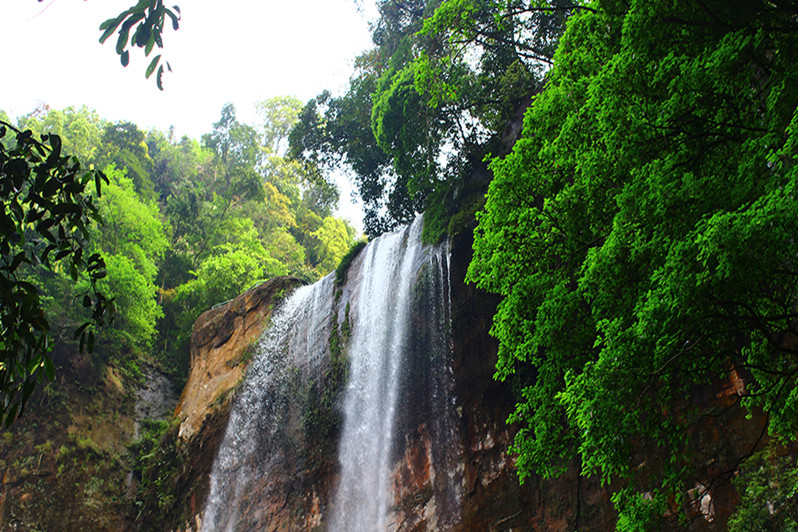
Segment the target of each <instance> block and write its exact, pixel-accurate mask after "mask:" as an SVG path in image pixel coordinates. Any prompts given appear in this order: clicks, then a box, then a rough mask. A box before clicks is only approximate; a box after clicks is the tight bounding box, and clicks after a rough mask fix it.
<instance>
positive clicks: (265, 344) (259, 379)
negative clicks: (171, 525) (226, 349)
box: [201, 276, 333, 532]
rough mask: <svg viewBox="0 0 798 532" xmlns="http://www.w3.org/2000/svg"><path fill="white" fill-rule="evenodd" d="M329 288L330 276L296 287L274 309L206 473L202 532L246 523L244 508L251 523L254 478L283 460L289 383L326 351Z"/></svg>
mask: <svg viewBox="0 0 798 532" xmlns="http://www.w3.org/2000/svg"><path fill="white" fill-rule="evenodd" d="M332 285H333V278H332V277H331V276H328V277H325V278H324V279H322V280H321V281H319V282H318V283H316V284H314V285H311V286H303V287H300V288H298V289H297V290H296V291H295V292H294V294H293V295H292V296H291V297H290V298H289V299H288V300H287V301H285V302H284V304H283V305H282V307H281V308H280V309H279V310H278V311H277V312H275V314H274V316H273V319H272V324H271V327H270V328H269V329H268V331H267V332H266V334H265V335H264V337H263V338H262V339H261V341H260V343H259V346H258V352H257V355H256V358H255V359H254V360H253V361H252V364H251V365H250V367H249V369H248V371H247V376H246V380H245V381H244V384H243V387H242V389H241V390H240V392H239V393H238V395H237V397H236V400H235V403H234V405H233V408H232V410H231V412H230V420H229V421H228V423H227V429H226V430H225V435H224V438H223V440H222V444H221V446H220V447H219V452H218V454H217V456H216V460H215V461H214V464H213V469H212V470H211V476H210V484H211V486H210V493H209V494H208V499H207V502H206V504H205V511H204V512H203V518H202V529H201V530H202V531H203V532H216V531H221V530H238V529H240V527H241V524H242V523H245V522H247V521H246V520H243V519H242V518H241V517H240V516H241V515H244V514H248V513H250V514H252V513H254V514H255V517H254V518H252V517H251V516H250V519H251V520H254V521H257V519H258V515H257V514H258V512H257V511H255V512H250V502H251V501H252V500H254V497H253V493H254V492H256V491H257V490H258V489H260V488H262V487H261V486H258V485H257V484H258V480H259V479H262V478H267V476H268V475H269V474H270V472H271V470H272V468H273V466H274V464H277V463H280V462H286V461H287V459H286V458H285V456H284V454H285V445H283V443H284V442H282V441H280V440H282V439H284V437H285V434H284V432H283V431H282V430H281V428H282V427H284V425H285V424H286V423H288V419H289V414H290V404H291V402H292V401H293V399H294V398H293V397H292V395H291V393H290V392H291V382H292V380H294V379H295V377H296V375H297V374H298V373H299V372H303V373H304V374H305V377H307V376H308V374H309V373H311V374H312V373H313V372H314V371H315V370H317V368H319V367H320V360H321V358H322V357H323V356H325V355H326V353H327V339H328V331H329V325H330V321H331V315H332V310H333V309H332ZM325 333H327V334H325ZM267 488H268V486H267Z"/></svg>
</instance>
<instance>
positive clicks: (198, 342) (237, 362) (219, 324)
mask: <svg viewBox="0 0 798 532" xmlns="http://www.w3.org/2000/svg"><path fill="white" fill-rule="evenodd" d="M299 284H301V281H300V280H299V279H296V278H294V277H276V278H274V279H271V280H269V281H266V282H265V283H263V284H261V285H258V286H256V287H254V288H252V289H250V290H247V291H246V292H244V293H243V294H241V295H239V296H238V297H237V298H235V299H233V300H232V301H229V302H227V303H225V304H223V305H219V306H218V307H215V308H213V309H211V310H208V311H206V312H204V313H203V314H202V315H200V317H199V318H198V319H197V321H196V322H195V323H194V332H193V334H192V337H191V371H190V373H189V376H188V380H187V382H186V386H185V388H184V389H183V393H182V394H181V396H180V401H179V402H178V405H177V409H176V411H175V416H177V417H178V418H179V419H180V438H181V439H183V440H187V439H189V438H190V437H191V436H192V435H194V434H195V433H196V432H197V430H198V429H199V427H200V425H201V424H202V422H203V420H204V419H205V416H206V415H207V414H208V413H209V412H210V410H211V408H212V407H213V405H214V404H216V403H218V402H219V401H220V400H224V399H225V398H226V397H227V396H228V394H229V392H230V391H231V390H233V389H234V388H235V387H236V386H237V385H238V383H239V382H240V381H241V378H242V376H243V374H244V370H245V369H246V367H247V362H248V361H249V358H250V357H251V356H252V354H253V352H254V349H255V343H256V342H257V340H258V338H260V336H261V335H262V334H263V331H264V329H265V327H266V325H267V324H268V320H269V317H270V316H271V312H272V310H273V308H274V304H275V302H276V301H277V300H278V299H280V298H281V297H284V296H285V295H286V294H287V293H288V292H289V291H290V290H292V289H293V288H295V287H296V286H298V285H299Z"/></svg>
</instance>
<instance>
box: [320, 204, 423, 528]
mask: <svg viewBox="0 0 798 532" xmlns="http://www.w3.org/2000/svg"><path fill="white" fill-rule="evenodd" d="M421 225H422V224H421V220H420V219H419V220H416V222H415V223H414V224H413V225H411V226H410V227H409V228H408V229H407V230H405V231H401V232H395V233H390V234H388V235H385V236H383V237H382V238H380V239H377V240H376V241H375V242H374V243H373V245H372V246H370V247H369V248H367V249H366V250H365V256H364V258H363V263H362V266H361V270H360V277H361V283H360V286H359V293H358V294H357V296H356V297H355V301H356V303H357V304H356V307H355V308H356V319H355V327H354V328H353V336H352V344H351V347H350V350H349V357H350V363H351V369H350V377H349V384H348V386H347V388H346V396H345V401H344V416H345V417H344V419H345V422H344V430H343V434H342V437H341V444H340V450H339V460H340V463H341V476H340V481H339V485H338V492H337V495H336V500H335V505H334V508H335V513H334V515H333V520H332V523H331V524H332V529H333V530H340V531H352V532H355V531H361V530H362V531H373V530H383V529H385V521H386V517H387V510H388V504H389V501H390V499H389V493H388V489H389V486H390V483H389V481H390V472H391V466H392V463H391V458H392V451H393V437H394V430H393V429H394V424H395V421H396V416H395V409H396V404H397V394H398V388H399V375H400V373H399V372H400V369H401V366H402V361H403V358H404V353H405V347H406V344H407V322H408V315H409V307H410V305H409V298H410V286H411V281H412V278H411V275H412V274H413V272H414V269H415V268H414V267H415V266H416V259H417V257H418V256H419V254H420V251H421V239H420V231H421Z"/></svg>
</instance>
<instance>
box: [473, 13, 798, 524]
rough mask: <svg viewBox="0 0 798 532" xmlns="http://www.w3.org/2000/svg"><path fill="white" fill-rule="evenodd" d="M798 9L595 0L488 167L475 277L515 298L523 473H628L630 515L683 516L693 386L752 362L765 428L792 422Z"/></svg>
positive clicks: (505, 358)
mask: <svg viewBox="0 0 798 532" xmlns="http://www.w3.org/2000/svg"><path fill="white" fill-rule="evenodd" d="M796 14H798V13H797V12H796V10H795V7H794V6H793V5H792V4H787V3H782V2H750V1H732V2H676V3H674V2H665V1H641V0H637V1H631V2H621V1H615V0H600V1H594V2H591V3H590V4H588V5H587V6H586V7H585V8H584V9H581V10H580V11H579V13H577V14H576V15H574V16H573V18H572V20H571V22H570V23H569V25H568V28H567V30H566V32H565V34H564V36H563V38H562V40H561V42H560V46H559V48H558V50H557V53H556V56H555V61H554V67H553V68H552V70H551V72H550V73H549V77H548V83H547V85H546V88H545V90H544V91H543V92H542V93H541V94H540V95H539V96H538V97H537V98H536V99H535V101H534V103H533V104H532V107H531V108H530V109H529V111H528V112H527V115H526V118H525V121H524V132H523V136H522V138H521V139H520V140H519V141H518V142H517V143H516V146H515V148H514V149H513V152H512V153H511V154H510V155H508V156H507V157H505V158H503V159H496V160H494V161H493V163H492V169H493V171H494V174H495V178H494V180H493V182H492V183H491V185H490V190H489V193H488V198H487V205H486V207H485V210H484V212H483V213H481V214H480V216H479V226H478V230H477V233H476V241H475V244H474V259H473V262H472V264H471V267H470V269H469V275H468V277H469V279H470V280H471V281H474V282H477V283H478V284H479V286H481V287H483V288H485V289H488V290H490V291H493V292H496V293H499V294H501V295H502V296H503V297H504V299H503V301H502V303H501V305H500V307H499V310H498V313H497V315H496V317H495V322H494V323H495V324H494V327H493V333H494V334H495V336H496V337H497V338H498V339H499V340H500V353H499V362H498V365H497V376H498V377H499V378H502V379H506V378H510V377H514V378H515V379H516V382H517V383H518V385H519V389H520V390H521V392H520V395H519V398H518V403H517V406H516V411H515V413H514V414H513V416H512V417H511V420H512V421H515V422H518V423H520V424H521V426H522V427H523V428H522V430H521V431H520V432H519V433H518V436H517V438H516V441H515V445H514V451H515V452H516V453H517V454H518V467H519V472H520V478H521V480H523V479H524V478H526V477H527V476H528V475H530V474H532V473H534V472H538V473H541V474H543V475H546V476H552V475H557V474H559V473H561V472H562V471H563V469H564V467H566V463H567V460H568V459H570V458H572V457H578V459H579V460H580V463H581V468H582V472H583V473H584V474H590V473H594V472H598V473H600V474H601V476H602V478H603V479H604V480H616V479H620V480H621V482H619V483H616V484H613V486H614V487H615V488H616V489H617V492H616V493H615V495H614V497H613V500H614V501H615V503H616V506H617V508H618V509H619V521H618V527H619V528H621V529H641V528H642V529H645V528H648V529H650V528H651V527H652V526H654V525H652V524H651V523H650V522H648V521H647V520H649V521H650V520H661V519H666V518H667V517H666V516H668V515H670V516H671V517H673V516H679V515H681V516H683V515H684V512H683V510H684V506H681V505H687V504H689V497H687V490H689V489H690V488H692V487H693V485H694V480H695V477H694V475H697V474H698V473H697V472H696V471H693V469H692V468H691V466H690V449H691V446H690V441H691V432H690V430H688V429H689V427H691V426H692V425H693V424H694V423H695V422H696V421H697V420H698V419H699V418H700V417H701V416H708V415H710V416H711V415H715V414H716V412H714V411H699V410H698V409H697V408H695V407H690V405H689V401H686V398H688V397H690V396H691V394H693V393H696V392H697V391H698V390H701V389H702V388H705V387H707V386H708V385H709V384H710V383H711V382H713V379H723V378H727V377H728V375H729V373H730V372H731V371H735V372H738V373H740V374H742V375H744V376H745V378H746V386H745V390H744V391H742V392H740V395H741V399H742V401H743V403H744V404H745V405H747V406H749V407H754V406H757V407H761V408H763V409H764V411H765V412H766V413H767V415H768V430H769V431H770V432H771V434H773V435H776V436H779V437H784V438H788V439H791V438H794V435H795V434H796V429H798V426H797V425H796V424H797V423H798V415H796V414H798V393H796V392H795V390H798V386H796V385H797V384H798V383H797V382H796V376H797V375H798V359H796V357H795V351H794V348H793V347H792V346H793V345H794V343H793V342H794V338H796V334H798V330H797V329H796V323H798V322H797V321H796V317H798V315H797V314H796V302H798V293H797V292H796V281H795V280H796V271H795V257H796V254H798V249H796V242H795V238H794V235H795V233H796V230H798V211H797V210H796V203H795V201H794V195H795V188H796V184H797V183H798V173H796V166H795V164H794V161H795V156H796V142H797V139H796V136H795V132H796V126H797V125H798V111H797V110H796V102H798V86H796V84H795V83H792V82H791V80H793V79H795V76H796V74H798V73H797V72H796V64H798V63H796V54H797V53H798V49H796V47H795V46H794V45H793V41H794V39H795V37H796V32H798V23H796V20H798V18H796ZM686 402H687V403H688V404H687V405H686V404H685V403H686ZM652 455H658V456H660V457H663V459H662V460H661V466H658V467H656V468H654V467H651V466H650V464H649V466H648V467H646V465H645V462H644V460H645V458H646V457H651V456H652ZM641 462H642V463H644V465H643V466H639V464H641ZM643 470H645V473H646V474H643ZM712 480H713V479H704V484H705V485H709V483H710V482H711V481H712ZM691 482H693V483H691ZM643 494H645V496H644V495H643ZM646 523H648V524H646Z"/></svg>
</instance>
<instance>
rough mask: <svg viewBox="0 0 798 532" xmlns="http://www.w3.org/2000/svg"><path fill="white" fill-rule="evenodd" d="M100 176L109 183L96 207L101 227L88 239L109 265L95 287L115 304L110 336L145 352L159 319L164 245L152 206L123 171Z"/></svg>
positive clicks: (161, 226) (155, 210)
mask: <svg viewBox="0 0 798 532" xmlns="http://www.w3.org/2000/svg"><path fill="white" fill-rule="evenodd" d="M105 173H106V175H107V176H108V178H109V184H108V186H107V187H105V190H104V194H103V197H102V198H101V199H100V200H99V202H98V204H99V210H100V214H101V215H102V217H103V220H104V224H103V225H102V226H100V227H98V228H96V229H95V235H94V238H93V245H94V246H96V248H97V249H98V251H99V252H101V253H102V254H103V256H104V257H105V259H106V262H107V265H108V267H107V270H108V275H107V277H106V278H105V279H103V281H102V282H101V283H100V287H101V288H102V290H103V292H104V293H106V294H110V297H114V299H115V302H116V307H117V317H116V320H115V322H114V324H113V325H112V327H111V329H112V330H113V331H115V336H117V337H119V338H121V339H124V340H125V341H126V342H129V343H130V344H131V345H135V346H138V347H142V348H145V347H148V346H149V345H150V342H151V341H152V339H153V336H154V334H155V325H156V321H157V320H158V319H159V318H160V317H162V316H163V312H162V311H161V308H160V307H159V306H158V303H157V301H156V299H157V290H156V285H155V280H156V274H157V273H158V270H159V267H160V264H161V261H162V260H163V257H164V253H165V252H166V249H167V246H168V244H169V242H168V239H167V236H166V231H165V228H164V226H163V223H162V222H161V217H160V212H159V210H158V206H157V204H155V203H154V202H152V201H151V200H146V199H142V198H141V197H140V196H139V195H138V194H137V193H136V191H135V187H134V184H133V180H132V179H131V178H129V177H127V176H126V172H124V171H120V170H117V169H115V168H114V167H113V166H109V167H108V168H106V170H105Z"/></svg>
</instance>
